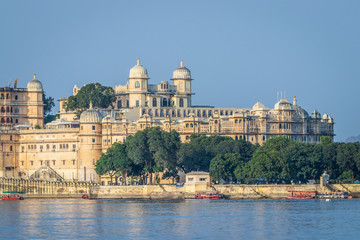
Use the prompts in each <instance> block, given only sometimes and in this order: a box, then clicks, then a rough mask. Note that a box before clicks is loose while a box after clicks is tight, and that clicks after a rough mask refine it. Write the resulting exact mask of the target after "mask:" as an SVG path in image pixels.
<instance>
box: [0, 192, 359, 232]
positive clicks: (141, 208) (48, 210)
mask: <svg viewBox="0 0 360 240" xmlns="http://www.w3.org/2000/svg"><path fill="white" fill-rule="evenodd" d="M359 206H360V200H357V199H353V200H334V201H332V202H330V203H329V202H325V201H322V200H302V201H296V200H295V201H293V200H291V201H288V200H266V201H256V200H220V201H207V200H182V201H139V200H137V201H124V200H83V199H57V200H55V199H26V200H24V201H15V202H7V201H0V208H1V212H0V232H1V234H2V237H4V236H7V237H14V238H29V239H34V238H82V237H87V238H98V237H106V238H116V239H119V238H122V239H159V238H162V239H169V238H172V239H200V238H209V239H216V238H221V239H223V238H224V236H226V238H228V239H242V238H250V239H269V238H270V239H290V238H297V239H309V238H311V239H314V238H317V237H316V236H321V238H326V237H327V238H330V239H334V238H336V239H337V238H340V237H345V238H355V239H356V238H357V236H358V234H359V233H360V228H359V226H358V224H357V216H358V215H359V213H360V210H359V209H360V208H359ZM344 229H346V231H344ZM314 236H315V237H314Z"/></svg>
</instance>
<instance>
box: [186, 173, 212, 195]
mask: <svg viewBox="0 0 360 240" xmlns="http://www.w3.org/2000/svg"><path fill="white" fill-rule="evenodd" d="M210 183H211V181H210V174H209V173H208V172H202V171H193V172H189V173H187V174H186V182H185V189H186V192H197V191H207V190H209V188H210Z"/></svg>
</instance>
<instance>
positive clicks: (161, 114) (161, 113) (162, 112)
mask: <svg viewBox="0 0 360 240" xmlns="http://www.w3.org/2000/svg"><path fill="white" fill-rule="evenodd" d="M163 116H164V110H162V109H161V110H160V117H163Z"/></svg>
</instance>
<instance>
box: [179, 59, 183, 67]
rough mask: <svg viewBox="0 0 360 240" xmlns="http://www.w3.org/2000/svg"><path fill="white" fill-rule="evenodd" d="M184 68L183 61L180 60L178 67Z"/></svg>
mask: <svg viewBox="0 0 360 240" xmlns="http://www.w3.org/2000/svg"><path fill="white" fill-rule="evenodd" d="M183 66H184V62H183V59H181V61H180V67H183Z"/></svg>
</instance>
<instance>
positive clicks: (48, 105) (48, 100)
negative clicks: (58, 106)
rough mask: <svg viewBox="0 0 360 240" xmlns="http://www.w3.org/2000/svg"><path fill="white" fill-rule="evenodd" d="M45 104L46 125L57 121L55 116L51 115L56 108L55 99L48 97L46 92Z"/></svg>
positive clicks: (44, 96)
mask: <svg viewBox="0 0 360 240" xmlns="http://www.w3.org/2000/svg"><path fill="white" fill-rule="evenodd" d="M42 99H43V103H44V123H45V124H46V123H48V122H51V121H54V120H55V115H52V114H51V110H52V108H53V107H54V106H55V103H54V98H53V97H50V96H49V97H46V94H45V92H44V93H43V96H42Z"/></svg>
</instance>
